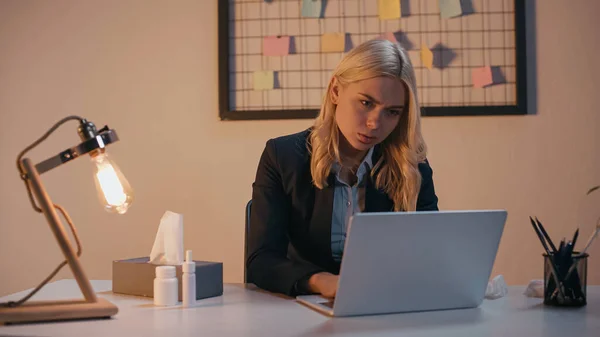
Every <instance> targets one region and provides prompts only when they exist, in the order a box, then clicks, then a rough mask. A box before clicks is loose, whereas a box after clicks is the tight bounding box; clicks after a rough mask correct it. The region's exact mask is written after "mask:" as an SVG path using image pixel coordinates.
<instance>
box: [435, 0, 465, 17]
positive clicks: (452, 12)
mask: <svg viewBox="0 0 600 337" xmlns="http://www.w3.org/2000/svg"><path fill="white" fill-rule="evenodd" d="M439 4H440V15H441V16H442V18H444V19H449V18H453V17H456V16H461V15H462V7H461V6H460V0H440V2H439Z"/></svg>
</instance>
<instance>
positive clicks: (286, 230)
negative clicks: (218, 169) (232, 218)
mask: <svg viewBox="0 0 600 337" xmlns="http://www.w3.org/2000/svg"><path fill="white" fill-rule="evenodd" d="M309 134H310V129H308V130H305V131H303V132H300V133H297V134H293V135H288V136H283V137H279V138H276V139H271V140H269V141H268V142H267V144H266V147H265V149H264V151H263V153H262V156H261V158H260V162H259V164H258V170H257V173H256V180H255V182H254V184H253V185H252V186H253V191H252V211H251V216H250V229H249V233H248V243H247V244H248V258H247V261H246V268H247V269H246V270H247V274H248V278H249V280H250V282H252V283H254V284H255V285H257V286H258V287H260V288H263V289H265V290H268V291H272V292H277V293H283V294H287V295H290V296H295V295H297V289H296V284H297V282H298V281H300V280H302V279H306V278H307V277H309V276H310V275H312V274H315V273H317V272H321V271H328V272H330V273H333V274H338V273H339V269H340V263H339V262H336V261H335V260H333V258H332V253H331V217H332V212H333V195H334V187H333V186H334V179H335V176H334V175H333V174H332V175H330V176H329V187H326V188H324V189H319V188H317V187H315V186H314V185H313V183H312V177H311V174H310V153H309V151H308V148H307V139H308V136H309ZM378 149H379V147H378V146H376V148H375V149H374V151H373V163H376V162H377V160H378V159H379V157H380V156H381V153H380V152H379V151H378ZM419 171H420V173H421V176H422V183H421V190H420V193H419V196H418V200H417V210H418V211H423V210H438V206H437V202H438V198H437V196H436V194H435V190H434V187H433V180H432V174H433V173H432V170H431V168H430V166H429V164H428V162H425V163H420V164H419ZM367 177H369V178H367ZM365 178H367V180H366V186H365V212H388V211H393V202H392V200H391V199H390V198H389V197H388V196H387V194H386V193H385V192H384V191H381V190H378V189H376V188H375V187H374V184H373V182H372V181H371V179H370V174H366V175H365Z"/></svg>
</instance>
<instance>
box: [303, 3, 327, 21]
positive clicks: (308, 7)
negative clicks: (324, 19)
mask: <svg viewBox="0 0 600 337" xmlns="http://www.w3.org/2000/svg"><path fill="white" fill-rule="evenodd" d="M322 8H323V3H322V1H321V0H302V16H303V17H305V18H320V17H321V9H322Z"/></svg>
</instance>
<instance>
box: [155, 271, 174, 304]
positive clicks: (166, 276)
mask: <svg viewBox="0 0 600 337" xmlns="http://www.w3.org/2000/svg"><path fill="white" fill-rule="evenodd" d="M178 283H179V282H178V281H177V277H176V276H175V267H174V266H159V267H156V278H155V279H154V305H158V306H173V305H176V304H177V302H178V297H179V296H178V295H179V289H178Z"/></svg>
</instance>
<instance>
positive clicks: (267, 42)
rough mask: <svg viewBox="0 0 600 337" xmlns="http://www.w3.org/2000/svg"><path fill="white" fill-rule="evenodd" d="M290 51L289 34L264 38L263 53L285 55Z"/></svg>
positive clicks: (266, 54)
mask: <svg viewBox="0 0 600 337" xmlns="http://www.w3.org/2000/svg"><path fill="white" fill-rule="evenodd" d="M289 53H290V37H289V36H267V37H265V39H264V40H263V55H265V56H285V55H288V54H289Z"/></svg>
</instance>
